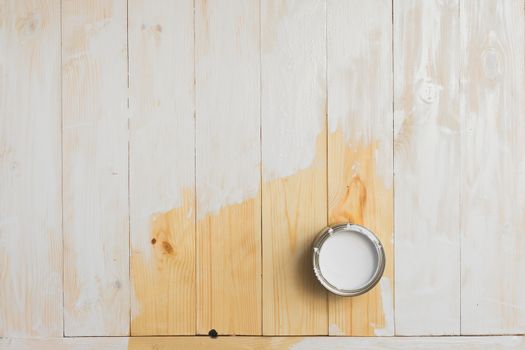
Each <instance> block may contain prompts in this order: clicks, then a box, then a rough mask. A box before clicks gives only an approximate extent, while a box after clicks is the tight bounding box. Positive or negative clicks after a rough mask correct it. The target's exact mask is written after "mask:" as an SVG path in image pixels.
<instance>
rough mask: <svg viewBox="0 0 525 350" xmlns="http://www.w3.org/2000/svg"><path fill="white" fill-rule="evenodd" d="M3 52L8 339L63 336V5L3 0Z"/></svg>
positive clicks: (2, 231) (0, 209)
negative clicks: (61, 128)
mask: <svg viewBox="0 0 525 350" xmlns="http://www.w3.org/2000/svg"><path fill="white" fill-rule="evenodd" d="M0 52H2V54H1V55H0V179H1V180H0V337H1V336H3V337H9V336H19V337H29V336H39V337H47V336H61V335H62V227H61V225H62V223H61V221H62V213H61V212H62V209H61V184H62V180H61V175H60V169H61V160H60V153H61V152H60V142H61V141H60V1H58V0H49V1H39V2H33V1H25V0H23V1H22V0H10V1H8V0H4V1H1V2H0Z"/></svg>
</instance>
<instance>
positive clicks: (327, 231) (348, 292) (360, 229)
mask: <svg viewBox="0 0 525 350" xmlns="http://www.w3.org/2000/svg"><path fill="white" fill-rule="evenodd" d="M340 231H347V232H348V231H350V232H354V233H358V234H361V235H362V236H364V237H365V238H367V239H368V240H369V241H370V242H371V243H372V245H373V246H374V248H375V251H376V254H377V266H376V268H375V271H374V274H373V275H372V277H371V278H370V279H369V280H368V281H367V283H365V284H364V285H363V286H361V287H360V288H357V289H340V288H337V287H335V286H334V285H332V284H331V283H330V282H328V281H327V280H326V278H324V276H323V274H322V272H321V268H320V265H319V251H320V249H321V246H322V245H323V243H324V242H325V241H326V240H327V239H328V238H329V237H330V236H331V235H333V234H334V233H337V232H340ZM312 255H313V269H314V274H315V276H316V278H317V280H318V281H319V282H320V283H321V285H323V287H325V288H326V289H327V290H328V291H330V292H331V293H333V294H336V295H339V296H344V297H353V296H358V295H361V294H364V293H366V292H368V291H369V290H370V289H372V288H374V287H375V285H376V284H377V283H378V282H379V280H380V279H381V277H382V276H383V272H384V271H385V265H386V258H385V250H384V248H383V245H382V244H381V241H380V240H379V238H377V236H376V235H375V234H374V233H373V232H372V231H371V230H369V229H367V228H366V227H364V226H361V225H358V224H352V223H343V224H337V225H332V226H327V227H325V228H324V229H323V230H322V231H321V232H320V233H319V234H318V235H317V237H316V239H315V240H314V243H313V248H312Z"/></svg>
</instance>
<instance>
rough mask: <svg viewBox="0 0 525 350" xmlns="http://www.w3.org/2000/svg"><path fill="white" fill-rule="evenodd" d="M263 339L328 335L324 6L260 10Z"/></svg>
mask: <svg viewBox="0 0 525 350" xmlns="http://www.w3.org/2000/svg"><path fill="white" fill-rule="evenodd" d="M261 52H262V58H261V71H262V74H261V76H262V83H261V86H262V97H261V109H262V115H261V118H262V161H263V188H262V198H263V202H262V207H263V214H262V215H263V216H262V220H263V223H262V227H263V254H264V256H263V271H264V273H263V334H265V335H301V334H303V335H316V334H327V330H328V310H327V304H326V301H327V296H326V292H325V290H324V289H323V288H322V287H321V285H320V284H319V283H317V281H316V279H315V276H314V274H313V269H312V258H311V246H312V242H313V240H314V238H315V236H316V235H317V233H318V232H319V231H320V230H321V229H322V228H324V227H325V226H326V224H327V222H326V212H327V208H326V206H327V204H326V198H327V194H326V128H325V125H326V77H325V75H326V2H325V1H324V0H308V1H301V2H296V1H264V2H262V8H261Z"/></svg>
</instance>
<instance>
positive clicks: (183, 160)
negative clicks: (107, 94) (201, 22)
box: [128, 0, 195, 335]
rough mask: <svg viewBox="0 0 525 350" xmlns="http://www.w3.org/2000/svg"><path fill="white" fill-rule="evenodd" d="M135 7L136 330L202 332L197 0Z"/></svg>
mask: <svg viewBox="0 0 525 350" xmlns="http://www.w3.org/2000/svg"><path fill="white" fill-rule="evenodd" d="M128 13H129V18H128V21H129V26H128V28H129V64H130V78H129V80H130V110H131V116H130V164H129V167H130V225H131V259H132V260H131V279H132V292H133V297H132V327H131V332H132V335H136V334H139V335H140V334H157V335H161V334H194V333H195V209H194V206H195V201H194V190H195V189H194V177H195V171H194V170H195V165H194V156H195V152H194V148H195V142H194V140H195V137H194V136H195V128H194V74H193V72H194V59H193V58H194V46H193V37H194V33H193V1H192V0H184V1H171V0H157V1H154V2H151V1H147V0H132V1H130V2H129V10H128ZM152 242H154V243H152Z"/></svg>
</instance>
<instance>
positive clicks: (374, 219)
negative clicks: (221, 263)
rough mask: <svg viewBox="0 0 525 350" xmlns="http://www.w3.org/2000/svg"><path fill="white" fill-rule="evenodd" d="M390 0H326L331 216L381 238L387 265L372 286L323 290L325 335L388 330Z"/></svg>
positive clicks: (391, 318) (390, 282)
mask: <svg viewBox="0 0 525 350" xmlns="http://www.w3.org/2000/svg"><path fill="white" fill-rule="evenodd" d="M391 14H392V11H391V3H390V2H389V1H380V0H377V1H368V2H366V3H363V2H360V1H335V0H329V1H328V21H327V25H328V123H329V134H328V195H329V197H328V206H329V223H330V224H335V223H342V222H353V223H356V224H361V225H364V226H366V227H368V228H370V229H371V230H372V231H373V232H374V233H375V234H376V235H377V236H378V237H379V239H380V240H381V241H382V243H383V245H384V248H385V252H386V258H387V262H386V269H385V272H384V275H383V278H382V280H381V282H380V283H379V284H378V285H377V286H376V287H375V288H373V289H372V290H371V291H370V292H368V293H366V294H364V295H361V296H358V297H353V298H343V297H339V296H335V295H330V296H329V311H328V314H329V334H330V335H356V336H365V335H392V334H393V332H394V323H393V322H394V310H393V297H394V295H393V244H392V243H393V242H392V239H393V232H392V231H393V228H392V216H393V209H392V202H393V188H392V181H393V180H392V147H393V146H392V119H393V116H392V52H391V45H392V43H391V38H392V28H391Z"/></svg>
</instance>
